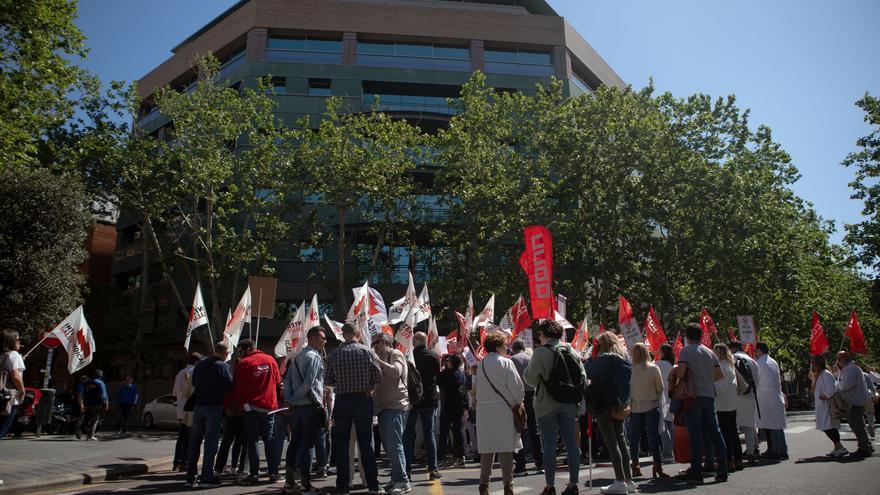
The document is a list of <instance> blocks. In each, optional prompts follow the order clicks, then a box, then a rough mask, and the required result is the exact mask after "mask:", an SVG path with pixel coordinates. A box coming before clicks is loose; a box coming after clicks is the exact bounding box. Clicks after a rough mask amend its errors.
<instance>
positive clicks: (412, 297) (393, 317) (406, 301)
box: [388, 272, 422, 325]
mask: <svg viewBox="0 0 880 495" xmlns="http://www.w3.org/2000/svg"><path fill="white" fill-rule="evenodd" d="M408 273H409V285H407V286H406V294H404V296H403V297H401V298H400V299H398V300H396V301H394V302H393V303H391V308H389V309H388V322H389V323H391V324H392V325H394V324H396V323H400V322H401V321H403V319H404V318H405V317H406V315H407V313H408V312H409V308H410V307H412V306H416V305H418V304H419V298H418V296H416V284H415V283H414V282H413V276H412V272H408ZM419 321H422V320H419Z"/></svg>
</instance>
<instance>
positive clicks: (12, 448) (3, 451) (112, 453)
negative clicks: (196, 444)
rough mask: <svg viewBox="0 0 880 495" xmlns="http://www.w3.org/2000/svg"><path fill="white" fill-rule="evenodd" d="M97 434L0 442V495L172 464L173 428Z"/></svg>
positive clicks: (78, 483) (121, 475)
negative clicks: (122, 434)
mask: <svg viewBox="0 0 880 495" xmlns="http://www.w3.org/2000/svg"><path fill="white" fill-rule="evenodd" d="M98 436H99V439H98V441H94V442H92V441H86V440H76V439H75V438H74V437H72V436H67V435H58V436H43V437H41V438H34V437H32V436H25V437H23V438H20V439H9V438H7V439H4V440H2V441H0V459H2V462H0V480H3V484H2V485H0V494H5V493H16V494H18V493H32V492H40V491H47V490H56V489H62V488H65V487H69V488H73V487H77V486H81V485H83V484H90V483H100V482H102V481H104V480H105V479H119V478H126V477H130V476H136V475H139V474H144V473H147V472H150V471H156V470H160V469H169V468H170V467H171V461H172V453H173V451H174V441H175V439H176V438H177V432H173V431H160V432H148V433H145V432H137V433H133V434H132V435H131V436H130V437H125V438H119V437H116V436H115V435H111V434H109V433H104V434H103V435H102V434H101V433H99V434H98ZM102 436H103V438H101V437H102Z"/></svg>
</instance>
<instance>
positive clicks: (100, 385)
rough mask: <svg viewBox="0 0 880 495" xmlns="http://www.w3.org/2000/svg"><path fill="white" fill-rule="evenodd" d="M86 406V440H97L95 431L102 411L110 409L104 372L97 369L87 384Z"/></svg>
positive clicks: (84, 403)
mask: <svg viewBox="0 0 880 495" xmlns="http://www.w3.org/2000/svg"><path fill="white" fill-rule="evenodd" d="M83 405H84V406H85V415H86V418H85V428H86V434H87V436H86V440H97V439H98V438H97V437H95V433H96V432H97V431H98V425H99V424H100V422H101V412H106V411H107V410H109V409H110V398H109V397H108V396H107V384H106V383H104V372H103V371H101V370H95V377H94V378H92V380H91V381H90V382H89V383H87V384H86V392H85V394H84V396H83Z"/></svg>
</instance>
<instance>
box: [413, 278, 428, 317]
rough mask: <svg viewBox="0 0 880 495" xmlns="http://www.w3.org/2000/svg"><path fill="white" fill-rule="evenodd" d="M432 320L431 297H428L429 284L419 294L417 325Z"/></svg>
mask: <svg viewBox="0 0 880 495" xmlns="http://www.w3.org/2000/svg"><path fill="white" fill-rule="evenodd" d="M430 318H431V296H430V295H428V284H425V285H423V286H422V292H420V293H419V300H418V307H417V308H416V323H421V322H423V321H425V320H428V319H430Z"/></svg>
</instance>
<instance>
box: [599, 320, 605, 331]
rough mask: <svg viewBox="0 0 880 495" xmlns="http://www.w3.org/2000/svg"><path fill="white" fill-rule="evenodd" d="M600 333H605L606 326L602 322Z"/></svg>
mask: <svg viewBox="0 0 880 495" xmlns="http://www.w3.org/2000/svg"><path fill="white" fill-rule="evenodd" d="M599 333H605V324H604V323H602V322H601V321H600V322H599Z"/></svg>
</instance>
